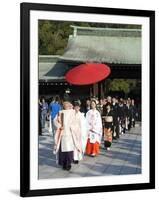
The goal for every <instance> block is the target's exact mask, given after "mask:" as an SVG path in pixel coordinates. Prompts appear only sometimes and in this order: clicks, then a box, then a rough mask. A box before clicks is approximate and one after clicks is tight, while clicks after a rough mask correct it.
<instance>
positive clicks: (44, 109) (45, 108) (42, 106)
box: [39, 97, 48, 129]
mask: <svg viewBox="0 0 159 200" xmlns="http://www.w3.org/2000/svg"><path fill="white" fill-rule="evenodd" d="M39 105H40V110H41V128H42V129H44V128H45V122H46V116H47V112H48V104H47V103H46V101H45V98H44V97H43V98H42V100H41V101H40V102H39Z"/></svg>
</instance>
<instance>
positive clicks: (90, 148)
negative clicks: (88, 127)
mask: <svg viewBox="0 0 159 200" xmlns="http://www.w3.org/2000/svg"><path fill="white" fill-rule="evenodd" d="M99 152H100V151H99V143H98V142H95V143H90V139H88V141H87V146H86V154H87V155H92V154H93V155H98V154H99Z"/></svg>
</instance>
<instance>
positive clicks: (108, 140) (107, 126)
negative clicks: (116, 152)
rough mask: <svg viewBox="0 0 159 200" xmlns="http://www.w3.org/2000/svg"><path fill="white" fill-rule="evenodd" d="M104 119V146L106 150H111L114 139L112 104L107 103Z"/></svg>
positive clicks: (104, 109)
mask: <svg viewBox="0 0 159 200" xmlns="http://www.w3.org/2000/svg"><path fill="white" fill-rule="evenodd" d="M103 119H104V146H105V148H106V150H109V149H110V147H111V144H112V138H113V111H112V110H111V104H110V103H107V104H106V105H105V107H104V108H103Z"/></svg>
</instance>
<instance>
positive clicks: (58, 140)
mask: <svg viewBox="0 0 159 200" xmlns="http://www.w3.org/2000/svg"><path fill="white" fill-rule="evenodd" d="M74 112H75V111H74V110H72V109H70V110H62V111H60V113H59V116H61V115H62V114H63V116H64V120H63V130H60V128H61V126H62V124H61V121H60V120H61V119H60V117H57V119H56V120H55V121H54V123H55V125H56V127H57V131H56V133H55V138H54V152H55V153H57V152H58V150H59V146H60V144H61V151H62V152H69V151H74V148H75V145H76V141H75V137H74V135H73V131H72V128H71V127H72V124H73V116H74Z"/></svg>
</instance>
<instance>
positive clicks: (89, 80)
mask: <svg viewBox="0 0 159 200" xmlns="http://www.w3.org/2000/svg"><path fill="white" fill-rule="evenodd" d="M110 73H111V70H110V68H109V67H108V66H107V65H105V64H101V63H85V64H81V65H79V66H77V67H74V68H73V69H71V70H70V71H68V72H67V74H66V76H65V77H66V80H67V82H69V83H71V84H73V85H89V84H93V83H97V82H99V81H101V80H103V79H105V78H106V77H107V76H109V74H110Z"/></svg>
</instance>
